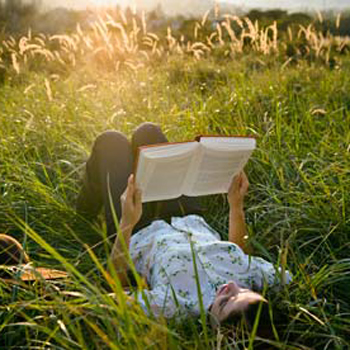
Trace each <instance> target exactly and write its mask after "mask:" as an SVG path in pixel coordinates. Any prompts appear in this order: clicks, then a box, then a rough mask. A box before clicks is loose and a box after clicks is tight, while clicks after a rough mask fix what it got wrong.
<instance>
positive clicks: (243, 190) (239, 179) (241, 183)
mask: <svg viewBox="0 0 350 350" xmlns="http://www.w3.org/2000/svg"><path fill="white" fill-rule="evenodd" d="M248 187H249V181H248V178H247V175H246V174H245V172H244V171H241V172H240V173H239V174H237V175H236V176H235V177H234V178H233V179H232V182H231V185H230V188H229V190H228V194H227V199H228V202H229V204H230V207H231V208H232V209H233V208H237V209H241V208H243V202H244V197H245V195H246V194H247V192H248Z"/></svg>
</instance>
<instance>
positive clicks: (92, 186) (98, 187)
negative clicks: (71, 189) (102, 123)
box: [77, 131, 133, 236]
mask: <svg viewBox="0 0 350 350" xmlns="http://www.w3.org/2000/svg"><path fill="white" fill-rule="evenodd" d="M132 167H133V154H132V150H131V145H130V143H129V141H128V139H127V138H126V136H125V135H123V134H122V133H120V132H117V131H106V132H104V133H102V134H101V135H99V136H98V137H97V139H96V141H95V143H94V146H93V149H92V153H91V156H90V158H89V159H88V161H87V163H86V173H85V176H84V182H83V187H82V189H81V192H80V194H79V196H78V201H77V211H78V213H79V214H81V215H83V216H85V217H88V218H90V219H93V218H95V217H96V216H97V214H98V213H99V211H100V210H101V207H102V205H103V206H104V210H105V214H106V224H107V234H108V236H110V235H113V234H115V233H116V227H115V224H114V219H113V211H112V210H114V211H115V213H116V216H117V219H118V220H120V218H121V204H120V196H121V195H122V193H123V192H124V190H125V188H126V185H127V180H128V177H129V175H130V174H131V172H132ZM111 202H112V203H113V204H112V206H111ZM112 208H113V209H112Z"/></svg>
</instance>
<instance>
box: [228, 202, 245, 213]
mask: <svg viewBox="0 0 350 350" xmlns="http://www.w3.org/2000/svg"><path fill="white" fill-rule="evenodd" d="M230 211H231V212H237V213H241V212H244V203H243V201H233V202H230Z"/></svg>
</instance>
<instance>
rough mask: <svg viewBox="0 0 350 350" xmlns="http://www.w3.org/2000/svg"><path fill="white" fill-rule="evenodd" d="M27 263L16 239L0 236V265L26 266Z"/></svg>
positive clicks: (26, 257)
mask: <svg viewBox="0 0 350 350" xmlns="http://www.w3.org/2000/svg"><path fill="white" fill-rule="evenodd" d="M29 261H30V260H29V257H28V255H27V254H26V252H25V251H24V250H23V248H22V246H21V245H20V243H19V242H18V241H17V240H16V239H14V238H13V237H11V236H8V235H4V234H0V265H18V264H27V263H29Z"/></svg>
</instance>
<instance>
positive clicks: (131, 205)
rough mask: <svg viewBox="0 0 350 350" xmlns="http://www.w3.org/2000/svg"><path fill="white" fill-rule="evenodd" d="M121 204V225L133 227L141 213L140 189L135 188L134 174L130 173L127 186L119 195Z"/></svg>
mask: <svg viewBox="0 0 350 350" xmlns="http://www.w3.org/2000/svg"><path fill="white" fill-rule="evenodd" d="M120 201H121V205H122V218H121V221H120V225H121V226H130V227H134V226H135V225H136V224H137V223H138V222H139V220H140V218H141V215H142V202H141V190H140V189H138V188H137V186H136V183H135V177H134V175H130V176H129V179H128V186H127V187H126V189H125V191H124V193H123V194H122V196H121V197H120Z"/></svg>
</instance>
